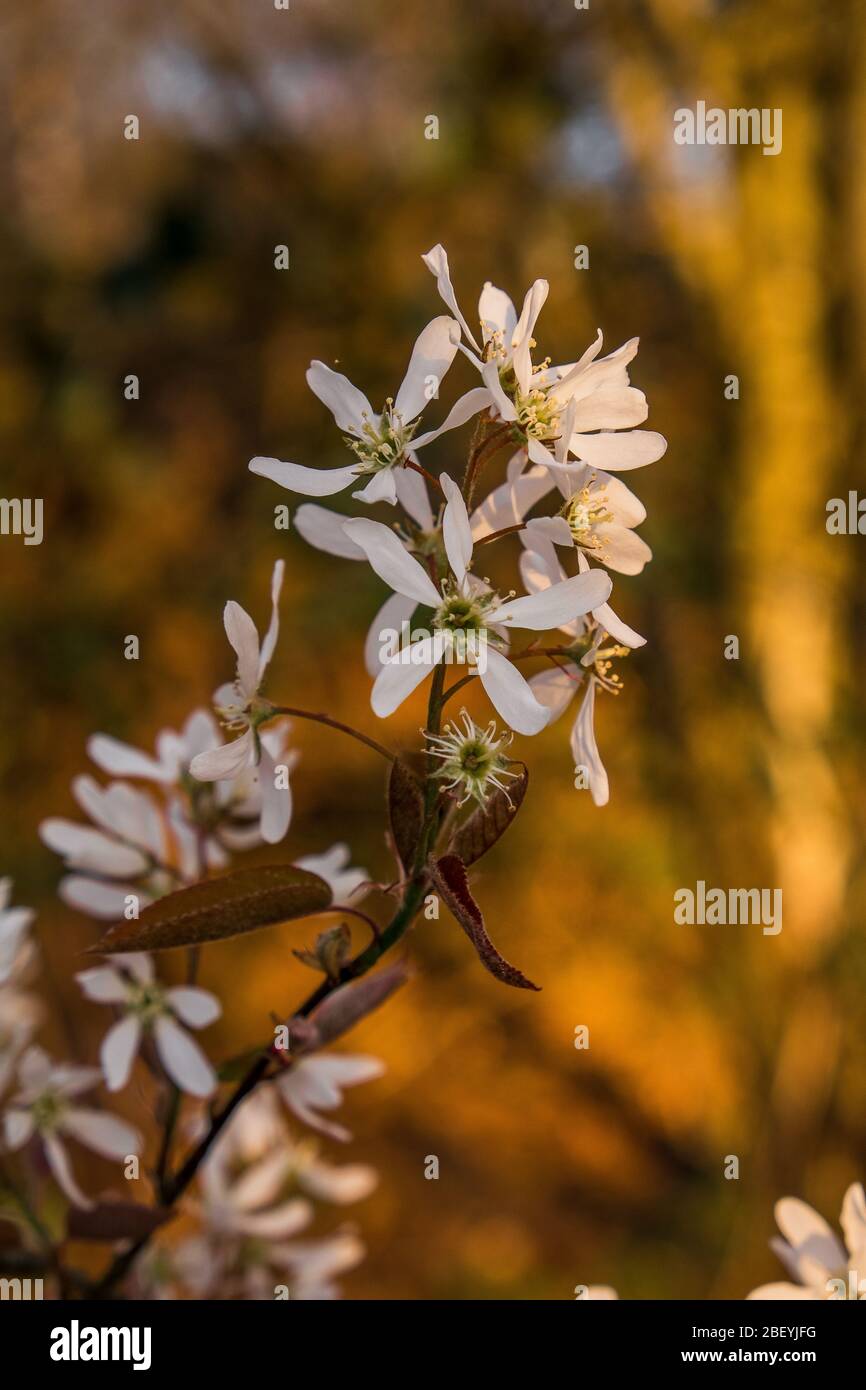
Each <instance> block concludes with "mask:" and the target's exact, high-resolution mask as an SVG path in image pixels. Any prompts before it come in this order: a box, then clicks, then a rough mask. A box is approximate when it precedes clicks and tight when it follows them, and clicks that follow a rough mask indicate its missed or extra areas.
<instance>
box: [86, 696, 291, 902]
mask: <svg viewBox="0 0 866 1390" xmlns="http://www.w3.org/2000/svg"><path fill="white" fill-rule="evenodd" d="M289 727H290V726H289V724H288V722H287V721H285V720H284V721H282V722H281V723H280V724H278V725H274V726H273V727H272V728H270V729H268V730H267V731H266V732H265V733H263V734H262V735H261V742H262V743H263V744H264V746H265V748H266V750H267V752H268V753H269V754H270V756H271V759H272V761H273V762H274V763H277V762H281V763H283V764H284V765H285V766H286V768H287V770H288V771H291V769H292V768H293V767H294V765H295V763H296V761H297V754H296V753H295V752H290V753H287V752H286V739H287V736H288V732H289ZM221 742H222V740H221V738H220V733H219V728H218V726H217V723H216V720H215V719H214V717H213V715H212V714H211V713H210V712H209V711H208V710H202V709H197V710H194V711H193V713H192V714H191V715H190V716H189V717H188V719H187V720H186V722H185V724H184V726H183V729H182V730H181V731H180V732H179V733H177V732H175V730H174V729H163V730H162V731H161V732H160V733H159V734H158V735H157V740H156V757H151V755H150V754H149V753H142V752H141V751H140V750H139V749H137V748H132V747H130V745H129V744H126V743H122V742H121V741H120V740H119V739H115V738H111V737H110V736H109V735H107V734H94V735H93V736H92V738H90V739H89V740H88V743H87V751H88V753H89V754H90V757H91V758H92V759H93V761H94V762H95V763H96V765H97V767H100V768H102V770H103V771H104V772H108V773H110V774H111V775H112V776H115V777H136V778H142V779H143V780H145V781H149V782H155V783H157V784H160V785H162V786H163V787H164V788H165V789H166V792H167V794H168V797H169V803H168V804H169V815H170V817H171V820H172V824H173V825H174V827H175V830H176V834H177V836H178V838H179V840H180V842H181V843H180V845H179V849H180V851H181V856H182V858H183V860H184V861H187V860H188V861H190V866H189V868H188V869H187V866H186V863H184V866H183V868H184V872H183V877H184V879H185V880H187V881H190V882H191V881H193V880H195V879H197V878H200V877H201V873H202V869H203V868H206V869H220V868H224V867H225V865H226V864H227V862H228V856H227V854H226V852H225V851H226V850H227V849H251V848H252V847H253V846H255V845H256V844H259V843H260V841H261V839H262V833H261V823H262V819H263V816H264V805H263V801H264V798H263V796H262V789H261V778H260V775H259V769H258V768H257V767H255V766H246V767H243V768H242V769H241V770H240V772H239V773H238V774H237V775H236V776H234V777H229V778H226V779H224V780H222V781H219V782H212V783H204V782H199V781H196V780H195V779H194V778H193V777H191V776H190V764H191V763H192V760H193V758H195V757H196V756H197V754H199V753H205V752H209V751H211V750H213V749H214V748H216V747H217V746H218V745H220V744H221ZM286 828H287V829H288V826H287V827H286ZM202 832H204V834H203V833H202ZM202 856H203V858H204V863H202V862H201V861H202Z"/></svg>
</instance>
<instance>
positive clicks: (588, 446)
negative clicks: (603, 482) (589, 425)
mask: <svg viewBox="0 0 866 1390" xmlns="http://www.w3.org/2000/svg"><path fill="white" fill-rule="evenodd" d="M569 447H570V449H571V452H572V453H573V454H574V455H575V456H576V457H577V458H579V459H584V460H585V461H586V462H587V463H589V464H591V465H592V467H593V468H605V469H607V471H608V472H609V473H625V472H628V471H629V470H630V469H632V468H643V467H645V465H646V464H648V463H655V461H656V459H660V458H661V456H662V454H663V453H664V452H665V449H666V448H667V447H668V444H667V440H666V439H665V438H664V436H663V435H661V434H656V432H655V431H654V430H628V431H624V432H622V433H621V434H607V433H603V434H573V435H572V437H571V443H570V445H569Z"/></svg>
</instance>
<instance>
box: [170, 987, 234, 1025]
mask: <svg viewBox="0 0 866 1390" xmlns="http://www.w3.org/2000/svg"><path fill="white" fill-rule="evenodd" d="M165 997H166V999H167V1000H168V1002H169V1004H170V1005H171V1007H172V1009H173V1010H174V1012H175V1013H176V1014H177V1016H178V1018H179V1019H180V1020H181V1022H182V1023H185V1024H186V1026H187V1028H207V1026H208V1024H209V1023H213V1022H214V1021H215V1020H216V1019H218V1018H219V1016H220V1014H221V1013H222V1005H221V1004H220V1001H219V1000H218V999H217V997H216V995H215V994H211V992H210V990H207V989H199V988H198V987H197V986H195V985H177V986H176V987H175V988H173V989H167V990H166V992H165Z"/></svg>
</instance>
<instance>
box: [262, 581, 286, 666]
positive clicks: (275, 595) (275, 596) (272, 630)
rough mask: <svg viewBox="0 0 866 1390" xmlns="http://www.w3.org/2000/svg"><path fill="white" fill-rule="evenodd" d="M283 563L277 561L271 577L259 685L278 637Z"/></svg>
mask: <svg viewBox="0 0 866 1390" xmlns="http://www.w3.org/2000/svg"><path fill="white" fill-rule="evenodd" d="M285 569H286V566H285V563H284V561H282V560H277V562H276V564H275V565H274V569H273V573H272V575H271V621H270V623H269V624H268V630H267V632H266V633H265V638H264V641H263V642H262V649H261V651H260V652H259V668H258V684H259V685H261V683H262V677H263V676H264V674H265V671H266V670H267V668H268V665H269V663H270V660H271V657H272V656H273V654H274V648H275V647H276V645H277V638H278V637H279V635H280V608H279V604H280V590H281V589H282V587H283V575H284V573H285Z"/></svg>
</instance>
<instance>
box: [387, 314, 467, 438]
mask: <svg viewBox="0 0 866 1390" xmlns="http://www.w3.org/2000/svg"><path fill="white" fill-rule="evenodd" d="M459 341H460V325H459V324H457V323H455V321H454V319H452V318H449V317H448V315H447V314H442V315H440V317H439V318H435V319H432V320H431V322H430V323H428V324H427V326H426V328H423V329H422V330H421V332H420V334H419V335H418V339H417V341H416V343H415V346H414V348H413V349H412V356H411V357H410V359H409V366H408V367H407V368H406V375H405V377H404V378H403V382H402V384H401V386H400V389H399V391H398V392H397V396H396V399H395V401H394V409H395V411H396V412H397V413H398V415H400V417H401V419H402V420H403V422H404V424H409V422H410V421H411V420H414V419H415V416H416V415H420V414H421V411H422V410H423V409H424V407H425V405H427V404H428V403H429V402H430V401H431V400H435V399H436V398H437V396H438V395H439V387H440V385H441V384H442V380H443V378H444V376H445V373H446V372H447V371H448V368H449V367H450V366H451V363H452V362H453V361H454V354H455V353H456V351H457V344H458V343H459Z"/></svg>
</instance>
